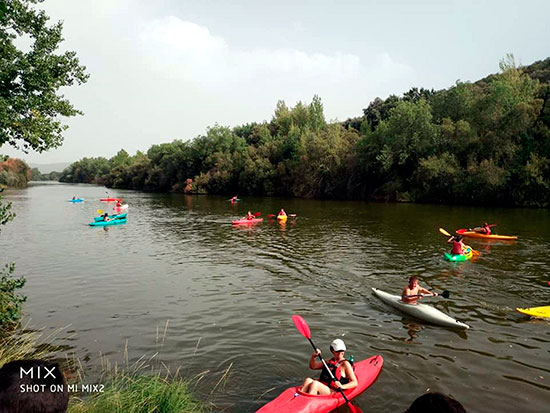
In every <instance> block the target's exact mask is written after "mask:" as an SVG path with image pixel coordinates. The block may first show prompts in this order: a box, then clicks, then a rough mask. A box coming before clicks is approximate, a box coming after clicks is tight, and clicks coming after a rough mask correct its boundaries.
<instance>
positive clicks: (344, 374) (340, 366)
mask: <svg viewBox="0 0 550 413" xmlns="http://www.w3.org/2000/svg"><path fill="white" fill-rule="evenodd" d="M330 351H331V352H332V354H333V356H334V357H332V358H331V359H330V360H328V361H327V362H326V363H327V365H328V368H329V369H330V370H331V372H332V374H333V375H334V377H335V378H336V381H332V378H331V377H330V374H329V372H328V371H327V370H326V369H325V368H324V367H323V363H322V362H320V361H316V360H315V358H316V357H317V356H318V355H319V354H321V350H319V349H316V350H315V351H314V352H313V354H312V355H311V357H310V359H309V368H310V369H312V370H321V369H322V371H321V375H320V376H319V379H318V380H315V379H312V378H310V377H308V378H307V379H305V381H304V385H303V386H302V389H301V391H303V392H304V393H308V394H325V395H326V394H331V393H334V392H336V391H338V389H342V390H346V389H353V388H355V387H357V377H356V376H355V373H354V371H353V367H352V366H351V363H350V362H349V361H348V360H346V359H345V358H344V353H345V351H346V345H345V344H344V341H343V340H340V339H339V338H337V339H336V340H334V341H333V342H332V343H330Z"/></svg>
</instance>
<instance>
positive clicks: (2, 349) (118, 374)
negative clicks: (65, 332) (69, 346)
mask: <svg viewBox="0 0 550 413" xmlns="http://www.w3.org/2000/svg"><path fill="white" fill-rule="evenodd" d="M167 329H168V322H167V323H166V326H165V327H164V331H159V329H158V327H157V340H156V341H157V344H159V345H160V346H161V347H162V345H163V344H164V340H165V338H166V332H167ZM58 334H59V330H56V331H54V332H53V333H52V334H50V335H48V336H46V337H43V332H41V331H29V330H27V329H25V328H23V327H20V328H18V329H17V330H15V331H14V332H12V333H11V334H8V335H5V336H2V337H0V367H1V366H2V365H4V364H5V363H8V362H10V361H13V360H22V359H31V358H32V359H39V358H49V357H51V356H52V355H53V354H55V353H56V352H57V353H58V351H59V348H56V347H53V346H52V345H50V344H48V343H49V342H51V341H53V340H54V339H55V336H56V335H58ZM199 343H200V339H199V341H198V342H197V346H196V348H195V351H194V354H195V353H196V352H197V350H198V347H199ZM158 354H159V353H158V352H155V353H154V354H153V355H152V356H151V357H149V358H146V357H145V356H142V357H141V358H140V359H138V360H137V361H136V362H134V363H133V364H132V365H130V364H129V362H128V359H129V357H128V343H126V346H125V349H124V356H123V358H124V363H123V365H122V366H118V365H117V364H114V365H113V364H111V362H110V361H109V360H108V359H107V358H106V357H105V356H101V371H102V374H101V377H100V379H99V380H98V381H95V380H94V383H100V384H102V385H104V387H103V390H104V391H103V392H97V393H91V394H90V395H89V396H88V394H83V393H80V394H78V393H70V397H71V399H70V402H69V409H68V410H67V412H68V413H177V412H206V411H210V410H213V409H214V408H215V403H214V399H215V396H216V394H218V393H219V392H220V391H221V390H222V389H223V387H224V386H225V383H226V382H227V380H228V376H229V371H230V369H231V365H230V366H229V367H228V368H227V369H226V370H225V371H224V373H223V374H222V375H221V378H220V379H219V380H218V381H217V383H216V384H215V385H214V386H213V388H212V390H211V392H210V395H209V396H208V397H207V400H206V401H200V400H199V399H198V398H197V397H196V396H195V395H194V393H195V391H196V389H197V386H198V384H199V383H200V382H201V381H202V379H203V378H204V377H205V376H206V375H207V374H208V373H209V372H208V371H204V372H202V373H200V374H198V375H196V376H194V377H190V378H182V377H181V376H180V369H177V371H176V372H174V373H172V372H170V369H169V368H168V367H167V366H166V365H165V364H164V363H163V362H162V361H159V360H158V359H157V355H158ZM63 364H64V365H65V366H66V367H67V369H66V370H65V372H64V373H65V375H67V374H69V375H70V376H72V377H67V378H68V381H69V382H72V383H75V382H76V383H77V384H78V387H80V386H81V384H82V383H87V384H89V383H90V382H88V381H86V380H85V379H84V378H83V377H82V372H83V371H84V369H83V368H82V365H81V363H80V360H78V359H74V358H70V357H69V356H68V355H67V358H66V360H65V361H64V362H63ZM73 373H74V374H73Z"/></svg>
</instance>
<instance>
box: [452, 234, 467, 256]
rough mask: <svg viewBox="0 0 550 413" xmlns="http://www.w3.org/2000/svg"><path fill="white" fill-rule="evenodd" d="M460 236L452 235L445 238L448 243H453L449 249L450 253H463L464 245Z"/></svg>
mask: <svg viewBox="0 0 550 413" xmlns="http://www.w3.org/2000/svg"><path fill="white" fill-rule="evenodd" d="M462 238H463V237H462V235H453V236H452V237H451V238H449V239H448V240H447V243H448V244H453V248H452V249H451V254H452V255H464V250H465V249H466V245H464V243H463V242H462Z"/></svg>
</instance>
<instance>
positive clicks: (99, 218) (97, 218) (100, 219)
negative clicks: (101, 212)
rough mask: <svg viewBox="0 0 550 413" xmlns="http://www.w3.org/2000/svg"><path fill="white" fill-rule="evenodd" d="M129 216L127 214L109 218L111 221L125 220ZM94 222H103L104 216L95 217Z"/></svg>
mask: <svg viewBox="0 0 550 413" xmlns="http://www.w3.org/2000/svg"><path fill="white" fill-rule="evenodd" d="M127 215H128V214H126V213H124V214H119V215H110V216H109V218H111V219H125V218H126V216H127ZM94 221H95V222H99V221H103V217H102V216H100V217H95V218H94Z"/></svg>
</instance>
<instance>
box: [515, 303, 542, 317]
mask: <svg viewBox="0 0 550 413" xmlns="http://www.w3.org/2000/svg"><path fill="white" fill-rule="evenodd" d="M516 311H517V312H519V313H521V314H525V315H528V316H531V317H536V318H550V305H546V306H543V307H531V308H516Z"/></svg>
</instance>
